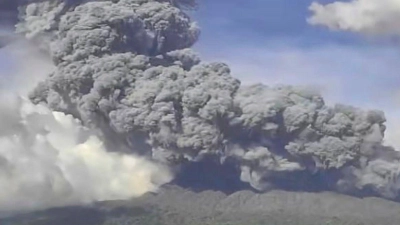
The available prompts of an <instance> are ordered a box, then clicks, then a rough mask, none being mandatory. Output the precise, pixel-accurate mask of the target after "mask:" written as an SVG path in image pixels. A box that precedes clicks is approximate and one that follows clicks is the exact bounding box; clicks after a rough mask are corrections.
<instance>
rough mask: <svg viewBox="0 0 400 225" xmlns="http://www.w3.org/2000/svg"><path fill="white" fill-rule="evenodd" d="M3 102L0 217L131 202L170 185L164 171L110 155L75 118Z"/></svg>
mask: <svg viewBox="0 0 400 225" xmlns="http://www.w3.org/2000/svg"><path fill="white" fill-rule="evenodd" d="M0 96H1V97H0V100H1V102H2V104H1V106H0V118H1V121H0V171H1V172H0V186H1V187H2V191H1V193H0V213H7V212H11V211H15V210H18V211H21V210H32V209H36V210H37V209H42V208H47V207H56V206H64V205H74V204H85V203H91V202H93V201H102V200H114V199H126V198H130V197H135V196H139V195H142V194H144V193H146V192H149V191H155V190H156V189H157V187H158V186H159V185H160V184H163V183H165V182H168V181H170V178H171V175H170V174H169V172H168V170H167V169H166V168H163V167H162V166H160V165H157V164H155V163H152V162H150V161H148V160H146V159H144V158H139V157H136V156H134V155H123V154H119V153H112V152H108V151H107V149H106V148H105V147H104V145H103V143H102V141H101V140H100V139H99V138H98V137H97V136H95V135H94V134H93V133H92V132H91V131H90V130H88V129H86V128H84V127H83V126H82V125H81V124H80V122H79V121H78V120H76V119H74V118H73V117H72V116H68V115H65V114H63V113H59V112H52V111H50V110H49V109H48V108H46V107H45V106H41V105H36V106H35V105H33V104H32V103H30V102H29V101H27V100H24V99H22V98H18V97H15V96H13V95H11V94H8V93H1V95H0Z"/></svg>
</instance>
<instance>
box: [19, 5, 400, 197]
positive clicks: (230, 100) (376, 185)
mask: <svg viewBox="0 0 400 225" xmlns="http://www.w3.org/2000/svg"><path fill="white" fill-rule="evenodd" d="M193 7H196V3H195V1H194V0H109V1H108V0H104V1H83V0H82V1H77V0H75V1H72V0H47V1H30V2H27V3H25V4H22V5H20V8H19V9H20V10H19V13H20V14H19V18H20V21H19V22H18V24H17V26H16V27H17V29H16V30H17V32H18V33H21V34H23V35H25V36H26V37H27V38H28V39H30V40H32V41H35V42H37V43H39V44H40V45H41V46H43V48H44V49H46V50H47V51H48V52H49V54H50V55H51V56H52V59H53V61H54V64H55V65H56V66H57V69H56V70H55V72H53V73H51V74H50V75H49V76H48V77H47V79H46V80H45V81H43V82H42V83H40V85H38V86H37V87H36V88H35V90H34V91H33V92H32V93H31V95H30V99H31V100H32V102H34V103H36V104H37V103H44V104H46V105H48V106H49V107H50V108H52V109H53V110H57V111H62V112H64V113H67V114H71V115H73V116H74V117H76V118H79V119H80V120H81V121H82V122H83V123H84V124H85V125H86V126H89V127H91V128H94V129H97V130H98V131H99V132H100V133H101V135H103V137H104V138H105V140H106V141H107V142H109V143H108V144H109V145H115V144H119V145H123V146H125V147H126V149H127V151H128V150H129V149H133V148H132V146H138V145H140V146H142V148H141V151H140V152H136V153H140V154H144V155H150V156H152V157H153V159H155V160H160V161H163V162H167V163H169V164H170V165H171V166H174V165H180V164H182V163H187V162H202V161H204V160H205V158H207V157H210V156H211V157H214V158H217V159H218V161H217V162H218V163H221V164H224V163H227V162H229V163H233V164H234V165H235V166H236V167H237V168H238V169H239V170H240V174H239V176H240V179H241V180H242V181H244V182H248V183H249V184H250V185H251V186H252V187H254V188H255V189H258V190H260V191H265V190H269V189H272V188H284V187H287V186H291V188H293V189H296V187H299V188H300V186H302V185H304V184H302V182H304V181H307V182H310V183H309V184H306V186H307V185H309V186H311V185H316V186H319V187H321V188H322V189H330V190H337V191H340V192H345V193H349V194H354V195H365V194H373V195H379V196H382V197H385V198H392V199H395V198H397V197H398V196H399V190H400V181H398V178H399V176H400V163H399V160H400V154H399V153H398V152H396V151H395V150H394V149H393V148H391V147H386V146H383V145H382V140H383V137H384V131H385V125H384V123H385V117H384V114H383V112H380V111H363V110H361V109H357V108H354V107H351V106H345V105H336V106H334V107H330V106H327V105H325V104H324V100H323V98H322V97H321V96H320V95H319V94H318V93H315V92H314V91H311V90H307V89H305V88H300V87H293V86H279V87H269V86H266V85H261V84H257V85H252V86H241V85H240V81H238V80H237V79H235V78H233V77H232V76H231V75H230V69H229V67H228V66H227V65H225V64H222V63H210V64H205V63H201V60H200V59H199V57H198V56H197V55H196V54H195V53H194V52H193V51H192V50H190V49H189V48H190V47H191V46H192V45H193V44H194V43H195V42H196V41H197V39H198V37H199V33H200V31H199V28H198V26H197V25H196V23H194V22H192V21H191V19H190V18H189V17H188V15H187V14H186V13H185V11H183V9H187V8H193ZM213 162H214V161H213ZM210 173H212V172H210ZM212 175H213V174H211V175H210V176H212ZM196 176H197V175H196ZM215 179H219V178H218V177H216V178H215Z"/></svg>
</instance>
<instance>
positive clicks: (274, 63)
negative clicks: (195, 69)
mask: <svg viewBox="0 0 400 225" xmlns="http://www.w3.org/2000/svg"><path fill="white" fill-rule="evenodd" d="M349 1H350V0H345V1H344V2H349ZM351 1H353V2H357V1H358V2H368V1H371V2H381V1H377V0H351ZM382 1H384V2H389V3H390V2H396V1H397V0H382ZM312 2H313V1H312V0H295V1H293V0H200V7H199V9H198V10H197V11H194V12H190V14H191V15H192V16H193V17H194V20H196V21H197V22H198V24H199V26H200V27H201V28H202V35H201V37H200V40H199V42H198V43H197V44H196V45H195V46H194V48H195V50H196V51H198V52H199V53H200V55H201V56H202V58H203V60H205V61H222V62H225V63H227V64H229V65H230V67H231V69H232V74H233V76H235V77H237V78H239V79H240V80H241V81H242V83H244V84H251V83H258V82H261V83H265V84H268V85H275V84H293V85H309V86H313V88H317V89H318V90H320V91H321V93H322V95H323V96H324V98H325V100H326V102H327V104H329V105H333V104H335V103H345V104H351V105H355V106H358V107H362V108H366V109H381V110H384V111H385V113H386V115H387V118H388V120H389V121H388V128H389V130H388V131H389V132H388V134H389V136H391V137H390V139H391V140H392V141H391V144H394V142H396V141H397V140H396V139H397V138H396V137H397V135H400V132H399V131H398V130H400V119H399V118H398V116H397V115H399V113H400V110H399V109H400V88H399V87H400V76H399V75H398V72H397V71H400V63H398V62H400V49H399V47H400V45H399V44H398V41H396V39H393V38H391V39H389V38H385V39H383V38H377V37H370V36H368V37H366V36H365V35H362V34H360V33H357V32H355V33H354V32H353V33H352V32H347V31H332V30H329V29H327V28H326V27H324V26H314V25H311V24H310V23H308V22H307V19H308V18H310V16H311V15H312V13H311V11H310V10H309V7H310V5H311V4H312ZM317 2H318V3H320V4H328V3H332V2H333V0H317ZM31 60H33V64H34V60H35V59H31ZM12 62H13V60H12V59H11V58H10V57H9V53H7V51H0V75H1V74H4V73H10V71H12V70H13V68H14V67H15V66H13V63H12ZM14 69H15V68H14ZM2 83H3V84H4V83H6V82H4V80H3V81H2V82H0V86H2V85H1V84H2ZM398 128H399V129H398ZM395 144H396V145H397V146H399V147H400V143H399V142H396V143H395Z"/></svg>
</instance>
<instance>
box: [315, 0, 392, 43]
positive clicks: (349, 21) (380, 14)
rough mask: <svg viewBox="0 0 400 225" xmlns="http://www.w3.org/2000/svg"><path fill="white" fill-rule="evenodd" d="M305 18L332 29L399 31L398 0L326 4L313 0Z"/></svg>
mask: <svg viewBox="0 0 400 225" xmlns="http://www.w3.org/2000/svg"><path fill="white" fill-rule="evenodd" d="M310 10H311V11H312V12H313V15H312V16H311V17H310V18H309V19H308V22H309V23H310V24H313V25H324V26H327V27H329V28H330V29H333V30H345V31H352V32H358V33H363V34H372V35H400V1H399V0H351V1H348V2H339V1H337V2H334V3H330V4H326V5H322V4H320V3H316V2H314V3H312V5H311V6H310Z"/></svg>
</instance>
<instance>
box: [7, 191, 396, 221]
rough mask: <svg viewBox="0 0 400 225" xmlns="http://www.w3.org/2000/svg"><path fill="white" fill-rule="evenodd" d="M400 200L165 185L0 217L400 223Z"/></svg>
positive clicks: (31, 218)
mask: <svg viewBox="0 0 400 225" xmlns="http://www.w3.org/2000/svg"><path fill="white" fill-rule="evenodd" d="M399 221H400V204H398V203H396V202H391V201H387V200H383V199H380V198H364V199H359V198H355V197H350V196H345V195H340V194H336V193H331V192H323V193H304V192H303V193H300V192H285V191H271V192H268V193H265V194H255V193H253V192H251V191H239V192H236V193H233V194H231V195H226V194H224V193H221V192H216V191H204V192H200V193H195V192H192V191H189V190H185V189H182V188H179V187H176V186H168V187H164V188H163V189H162V190H161V191H160V192H159V193H157V194H147V195H145V196H143V197H141V198H138V199H134V200H128V201H125V200H124V201H108V202H101V203H96V204H94V205H91V206H85V207H65V208H57V209H50V210H46V211H42V212H36V213H31V214H25V215H19V216H15V217H11V218H7V219H2V220H0V224H2V225H3V224H4V225H139V224H140V225H147V224H149V225H177V224H179V225H200V224H201V225H203V224H218V225H219V224H224V225H228V224H230V225H236V224H237V225H239V224H246V225H253V224H254V225H303V224H304V225H328V224H329V225H336V224H337V225H397V224H399Z"/></svg>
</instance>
